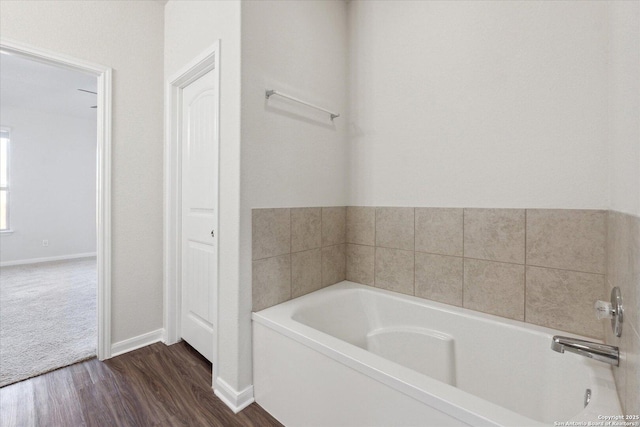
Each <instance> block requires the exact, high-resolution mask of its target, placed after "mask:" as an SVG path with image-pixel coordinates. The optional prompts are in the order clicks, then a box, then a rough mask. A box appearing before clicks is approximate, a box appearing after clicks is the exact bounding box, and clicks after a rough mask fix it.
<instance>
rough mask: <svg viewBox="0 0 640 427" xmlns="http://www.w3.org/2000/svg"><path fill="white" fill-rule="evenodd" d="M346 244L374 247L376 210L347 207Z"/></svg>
mask: <svg viewBox="0 0 640 427" xmlns="http://www.w3.org/2000/svg"><path fill="white" fill-rule="evenodd" d="M347 243H354V244H357V245H369V246H373V245H375V243H376V208H372V207H360V206H349V207H347Z"/></svg>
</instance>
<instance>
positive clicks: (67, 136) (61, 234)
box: [0, 105, 96, 263]
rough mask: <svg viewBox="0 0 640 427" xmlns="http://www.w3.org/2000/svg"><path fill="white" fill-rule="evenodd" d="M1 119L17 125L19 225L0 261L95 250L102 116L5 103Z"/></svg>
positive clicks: (15, 216)
mask: <svg viewBox="0 0 640 427" xmlns="http://www.w3.org/2000/svg"><path fill="white" fill-rule="evenodd" d="M0 123H2V126H8V127H10V128H11V155H10V158H11V162H10V168H11V182H10V184H11V198H10V221H11V223H10V227H11V229H12V230H13V233H12V234H3V235H0V239H1V244H0V262H2V263H5V262H9V261H21V260H30V259H34V258H50V257H62V256H68V255H77V254H86V253H94V252H95V251H96V119H95V118H94V119H82V118H77V117H71V116H63V115H58V114H50V113H44V112H38V111H34V110H27V109H24V108H16V107H11V106H7V105H2V106H1V107H0ZM45 239H46V240H48V241H49V246H47V247H44V246H42V241H43V240H45Z"/></svg>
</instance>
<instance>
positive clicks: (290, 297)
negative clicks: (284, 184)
mask: <svg viewBox="0 0 640 427" xmlns="http://www.w3.org/2000/svg"><path fill="white" fill-rule="evenodd" d="M292 253H293V223H292V222H291V208H289V300H291V299H292V298H293V258H292V257H291V254H292Z"/></svg>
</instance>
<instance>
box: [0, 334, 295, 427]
mask: <svg viewBox="0 0 640 427" xmlns="http://www.w3.org/2000/svg"><path fill="white" fill-rule="evenodd" d="M0 425H1V426H2V427H10V426H16V427H30V426H47V427H49V426H52V427H54V426H55V427H57V426H60V427H63V426H64V427H68V426H70V427H76V426H126V427H129V426H224V427H227V426H281V425H282V424H280V423H279V422H278V421H277V420H276V419H274V418H273V417H272V416H271V415H269V414H268V413H267V412H266V411H265V410H264V409H262V408H261V407H260V406H258V405H257V404H255V403H254V404H252V405H250V406H249V407H247V408H246V409H245V410H244V411H242V412H241V413H239V414H237V415H235V414H234V413H233V412H232V411H231V410H230V409H229V408H227V406H226V405H225V404H224V403H222V401H221V400H220V399H218V398H217V397H216V396H215V395H214V394H213V391H212V389H211V364H210V363H209V362H208V361H207V360H206V359H205V358H203V357H202V356H201V355H200V354H199V353H197V352H196V351H195V350H194V349H193V348H191V347H190V346H189V345H188V344H186V343H184V342H180V343H178V344H175V345H172V346H169V347H167V346H165V345H164V344H161V343H158V344H153V345H150V346H148V347H144V348H142V349H139V350H136V351H133V352H130V353H127V354H124V355H122V356H118V357H114V358H113V359H110V360H107V361H105V362H100V361H98V360H97V359H91V360H88V361H85V362H81V363H77V364H75V365H71V366H68V367H66V368H62V369H59V370H57V371H53V372H49V373H47V374H44V375H41V376H38V377H34V378H31V379H28V380H25V381H21V382H19V383H15V384H12V385H9V386H6V387H3V388H1V389H0Z"/></svg>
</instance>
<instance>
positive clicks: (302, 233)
mask: <svg viewBox="0 0 640 427" xmlns="http://www.w3.org/2000/svg"><path fill="white" fill-rule="evenodd" d="M321 226H322V217H321V208H292V209H291V252H300V251H306V250H309V249H315V248H319V247H320V246H321V244H322V227H321Z"/></svg>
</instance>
